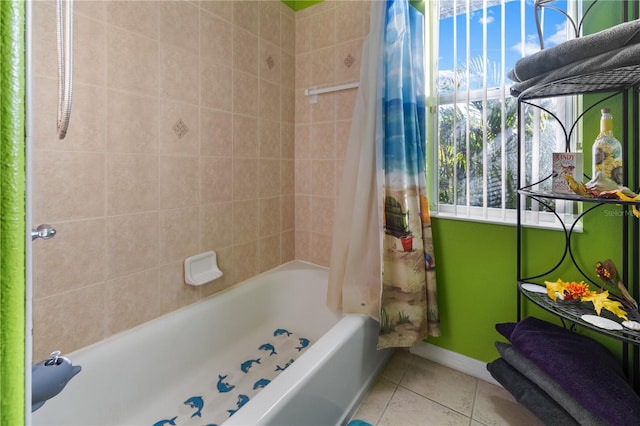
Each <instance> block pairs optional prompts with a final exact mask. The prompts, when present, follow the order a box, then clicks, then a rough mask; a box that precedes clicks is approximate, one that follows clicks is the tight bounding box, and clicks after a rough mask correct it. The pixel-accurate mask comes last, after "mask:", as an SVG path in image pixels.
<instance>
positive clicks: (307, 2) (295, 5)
mask: <svg viewBox="0 0 640 426" xmlns="http://www.w3.org/2000/svg"><path fill="white" fill-rule="evenodd" d="M321 1H322V0H282V2H283V3H284V4H286V5H287V6H289V7H290V8H291V9H293V10H295V11H296V12H297V11H299V10H302V9H304V8H307V7H309V6H313V5H314V4H316V3H320V2H321Z"/></svg>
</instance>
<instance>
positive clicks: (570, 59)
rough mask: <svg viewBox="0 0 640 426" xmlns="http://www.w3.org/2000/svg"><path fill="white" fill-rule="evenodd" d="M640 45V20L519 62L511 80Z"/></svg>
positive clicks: (512, 72)
mask: <svg viewBox="0 0 640 426" xmlns="http://www.w3.org/2000/svg"><path fill="white" fill-rule="evenodd" d="M636 43H640V20H638V19H636V20H634V21H630V22H625V23H623V24H619V25H616V26H614V27H611V28H607V29H606V30H602V31H600V32H597V33H595V34H590V35H586V36H584V37H580V38H575V39H573V40H568V41H566V42H564V43H561V44H558V45H557V46H553V47H550V48H548V49H544V50H540V51H539V52H536V53H534V54H532V55H529V56H526V57H524V58H522V59H520V60H519V61H518V62H516V65H515V66H514V68H513V69H512V70H511V71H509V78H510V79H511V80H513V81H516V82H521V81H525V80H529V79H530V78H534V77H536V76H538V75H541V74H545V73H547V72H549V71H552V70H555V69H558V68H562V67H564V66H566V65H569V64H572V63H574V62H579V61H582V60H584V59H588V58H591V57H594V56H599V55H600V54H602V53H605V52H609V51H612V50H616V49H619V48H621V47H625V46H631V45H633V44H636Z"/></svg>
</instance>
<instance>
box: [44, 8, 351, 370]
mask: <svg viewBox="0 0 640 426" xmlns="http://www.w3.org/2000/svg"><path fill="white" fill-rule="evenodd" d="M33 4H34V8H33V9H34V26H33V27H34V34H33V36H34V46H33V47H34V55H33V64H34V78H33V85H34V95H33V108H34V117H35V119H34V138H33V188H34V193H33V224H34V225H37V224H40V223H49V224H51V225H53V226H54V227H55V228H56V229H57V231H58V234H57V235H56V237H55V238H54V239H52V240H49V241H41V240H39V241H35V242H34V245H33V256H34V304H33V308H34V329H33V332H34V360H38V359H42V358H44V357H46V356H47V355H48V354H49V353H50V352H51V351H52V350H54V349H60V350H62V351H63V352H69V351H72V350H74V349H77V348H79V347H82V346H85V345H88V344H91V343H94V342H96V341H99V340H101V339H104V338H106V337H108V336H110V335H112V334H114V333H117V332H120V331H122V330H126V329H128V328H131V327H133V326H136V325H138V324H140V323H142V322H145V321H148V320H150V319H153V318H155V317H157V316H159V315H162V314H164V313H167V312H169V311H172V310H175V309H177V308H179V307H182V306H184V305H187V304H189V303H192V302H194V301H196V300H198V299H201V298H203V297H205V296H207V295H210V294H212V293H214V292H217V291H219V290H221V289H223V288H226V287H228V286H229V285H231V284H234V283H236V282H238V281H241V280H243V279H246V278H248V277H251V276H253V275H256V274H257V273H259V272H262V271H265V270H268V269H270V268H272V267H274V266H277V265H279V264H281V263H283V262H286V261H289V260H291V259H293V258H294V257H295V256H296V252H295V248H294V247H295V246H294V242H295V240H296V239H302V240H306V241H307V243H309V242H311V243H312V245H309V244H307V249H306V252H305V251H304V250H302V251H300V254H301V256H299V257H301V258H304V259H310V260H315V261H321V260H323V259H324V258H326V254H324V253H323V254H322V255H320V254H319V252H318V250H315V249H314V250H311V247H322V246H323V244H324V246H326V244H327V243H328V240H329V234H328V232H329V229H330V228H329V227H328V223H325V222H324V221H316V222H315V225H314V226H313V227H312V226H311V223H312V221H311V219H312V218H311V210H309V208H310V207H312V206H318V208H320V209H321V210H322V211H324V212H325V213H328V212H330V211H331V209H332V208H333V207H332V203H333V198H334V194H335V189H336V188H335V181H336V167H337V166H336V162H337V159H338V158H339V157H338V155H339V154H338V150H336V148H335V147H334V144H335V132H336V131H337V128H338V127H340V124H339V123H340V122H335V123H333V121H332V120H333V119H330V117H329V116H328V115H327V114H326V111H325V115H324V118H323V119H322V120H319V119H317V120H314V121H311V117H316V118H318V114H317V113H315V112H314V113H313V114H312V111H311V109H309V108H308V107H307V108H303V107H302V106H300V109H301V110H302V109H305V110H306V109H308V111H306V114H307V115H306V118H305V120H303V121H300V122H299V123H296V122H295V121H294V114H295V113H296V112H297V111H296V110H297V108H295V107H294V105H296V104H295V101H294V98H295V83H297V81H296V80H297V76H296V73H295V66H296V64H297V62H298V60H296V43H297V41H298V40H297V39H296V38H295V31H296V30H297V29H298V28H299V27H300V26H301V25H303V26H304V25H305V22H306V26H309V28H308V30H313V32H314V34H315V33H317V34H316V37H324V36H325V35H326V34H325V33H326V31H329V30H330V28H329V27H331V25H333V26H335V25H337V23H338V22H339V19H338V18H337V17H335V18H333V17H334V15H336V12H337V9H336V7H334V6H333V5H332V6H331V7H329V8H327V9H326V10H324V9H322V10H323V11H324V15H323V16H322V17H319V22H321V23H322V25H321V26H320V27H321V28H320V27H317V24H314V25H313V26H310V25H309V22H310V18H311V14H310V12H308V13H306V14H304V16H305V17H303V18H301V19H299V20H298V21H297V22H296V18H295V16H294V13H293V11H291V10H290V9H289V8H287V7H286V6H284V5H283V4H282V3H280V2H278V1H260V2H253V1H242V2H240V1H234V2H230V1H203V2H187V1H154V2H149V1H142V2H134V1H110V2H105V1H96V2H89V1H82V2H76V14H75V43H76V45H75V68H74V69H75V86H74V98H73V113H72V118H71V124H70V128H69V133H68V136H67V138H66V139H65V140H62V141H59V140H57V139H56V137H55V120H56V112H55V111H56V93H57V90H56V58H55V42H54V41H55V11H54V2H52V1H37V2H34V3H33ZM349 7H354V6H349ZM360 7H361V6H359V5H358V6H356V9H358V8H360ZM318 10H321V9H318ZM305 19H306V21H305ZM332 19H333V21H332V23H331V24H329V21H331V20H332ZM325 23H326V25H328V26H329V27H325ZM331 28H333V27H331ZM336 29H337V27H336ZM301 32H303V33H304V31H302V30H301ZM337 33H338V31H336V34H337ZM310 35H311V34H309V37H310ZM361 36H362V30H361V29H360V30H358V31H357V34H355V35H354V36H353V37H352V38H351V39H350V40H358V39H359V38H361ZM309 40H311V38H309ZM314 40H315V38H314ZM344 42H347V40H346V39H345V40H344ZM341 43H342V40H340V42H339V40H338V38H335V37H333V38H332V39H331V45H330V46H322V49H326V52H325V51H324V50H323V53H324V54H325V56H327V55H329V56H331V55H334V53H332V52H333V51H334V50H335V52H336V53H335V55H338V52H339V46H341ZM356 43H357V41H356ZM307 45H308V47H307V48H306V50H305V49H302V48H300V49H299V50H300V53H302V57H304V58H305V59H303V61H306V62H309V61H310V49H311V45H310V44H309V42H307ZM316 47H317V48H318V49H320V48H321V47H320V46H316V45H315V43H314V49H316ZM305 55H306V56H305ZM333 60H334V59H331V61H332V63H333ZM307 67H308V65H307ZM339 69H340V68H339V67H337V68H336V70H332V71H331V75H332V76H333V77H332V78H338V76H339V75H342V74H340V73H341V72H344V71H340V72H339V71H338V70H339ZM309 77H310V76H309ZM345 79H350V77H349V78H346V77H345ZM342 96H343V97H344V96H345V95H342ZM327 99H329V98H327ZM336 99H338V97H336ZM335 102H336V101H332V104H333V103H335ZM345 102H349V98H348V97H345ZM321 108H322V107H321ZM314 111H315V110H314ZM336 113H337V108H336V107H335V106H334V107H333V109H332V114H333V115H332V117H335V114H336ZM296 125H297V126H298V130H297V133H304V132H306V133H307V142H310V140H309V139H310V138H311V137H312V135H316V136H313V138H314V141H315V140H316V139H317V138H318V137H320V134H317V133H318V132H320V133H322V137H323V138H324V137H325V136H327V135H324V131H325V130H324V128H319V127H316V126H320V125H322V126H324V127H326V128H327V129H330V131H331V132H332V133H331V136H330V137H328V139H327V141H326V142H327V143H328V144H329V145H330V146H329V145H327V147H324V148H322V149H320V148H321V147H320V146H319V145H317V144H316V145H314V146H315V148H314V149H313V150H311V149H310V146H309V145H308V144H307V145H308V146H307V148H306V153H305V155H304V156H302V157H300V158H298V159H297V160H294V151H295V150H298V149H299V147H298V146H297V145H298V142H297V141H296V142H294V141H295V139H294V135H295V133H296V127H295V126H296ZM180 128H182V130H184V129H185V128H186V130H187V132H186V133H185V134H182V136H179V135H178V133H179V132H178V133H177V132H176V130H179V129H180ZM303 128H304V130H303ZM334 128H335V129H334ZM301 137H302V136H301ZM323 143H324V142H323ZM296 161H297V162H298V163H296ZM301 161H307V162H308V163H309V166H310V167H309V169H308V170H306V171H308V172H309V175H308V176H305V177H304V179H303V180H304V181H305V183H304V186H300V184H298V183H296V184H294V174H295V172H296V169H299V168H300V166H301V165H302V164H300V162H301ZM318 173H320V174H324V173H330V174H331V177H330V178H328V179H324V178H323V179H321V180H318V176H319V175H318ZM313 178H315V180H310V179H313ZM294 191H295V192H294ZM296 197H297V198H300V199H301V202H305V201H306V203H307V207H308V209H307V210H306V215H307V216H309V217H307V218H306V219H305V220H306V221H302V218H300V220H301V224H302V225H304V226H303V227H302V228H300V229H298V230H297V235H296V234H295V232H294V220H296V219H297V216H299V215H302V214H303V213H302V212H296V210H295V208H294V201H295V198H296ZM325 200H326V201H327V204H326V206H325V205H324V201H325ZM329 206H331V207H329ZM206 250H216V251H217V253H218V258H219V262H220V266H221V269H222V270H223V271H224V272H225V275H224V277H223V278H222V279H220V280H217V281H214V282H213V283H211V284H207V285H205V286H202V287H189V286H185V285H184V283H183V277H182V268H183V266H182V264H183V260H184V258H185V257H187V256H191V255H193V254H196V253H199V252H202V251H206ZM319 263H323V262H319Z"/></svg>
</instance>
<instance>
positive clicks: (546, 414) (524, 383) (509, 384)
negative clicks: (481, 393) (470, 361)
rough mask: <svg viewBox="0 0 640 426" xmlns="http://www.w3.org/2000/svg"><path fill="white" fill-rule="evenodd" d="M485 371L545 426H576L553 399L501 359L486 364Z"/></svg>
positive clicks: (574, 421)
mask: <svg viewBox="0 0 640 426" xmlns="http://www.w3.org/2000/svg"><path fill="white" fill-rule="evenodd" d="M487 370H489V372H490V373H491V376H493V378H494V379H496V380H497V381H498V382H500V384H501V385H502V386H504V388H505V389H506V390H508V391H509V392H510V393H511V395H513V397H514V398H515V399H516V400H517V401H518V402H519V403H520V404H522V405H524V406H525V407H527V408H528V409H529V411H531V412H532V413H533V414H535V415H536V416H537V417H538V418H539V419H540V420H542V421H543V422H544V424H545V425H547V426H578V425H579V423H578V422H577V421H576V419H574V418H573V417H571V415H570V414H569V413H567V412H566V411H565V409H564V408H562V407H561V406H560V405H558V403H556V402H555V401H554V400H553V398H551V397H550V396H549V395H548V394H547V393H546V392H545V391H543V390H542V389H540V387H539V386H538V385H536V384H535V383H533V382H532V381H531V380H529V379H528V378H527V377H526V376H525V375H523V374H522V373H520V372H519V371H518V370H517V369H515V368H514V367H512V366H511V365H510V364H509V363H508V362H506V361H505V360H504V359H502V358H498V359H496V360H495V361H493V362H490V363H489V364H487Z"/></svg>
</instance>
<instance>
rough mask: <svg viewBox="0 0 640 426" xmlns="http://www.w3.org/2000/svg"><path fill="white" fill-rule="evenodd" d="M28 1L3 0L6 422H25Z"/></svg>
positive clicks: (0, 141)
mask: <svg viewBox="0 0 640 426" xmlns="http://www.w3.org/2000/svg"><path fill="white" fill-rule="evenodd" d="M24 25H25V3H24V2H23V1H0V65H1V66H0V424H2V425H20V424H25V296H26V290H25V282H26V278H25V250H26V242H25V236H26V228H25V208H26V207H25V77H24V72H25V52H24V49H25V38H24V37H25V33H24Z"/></svg>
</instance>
